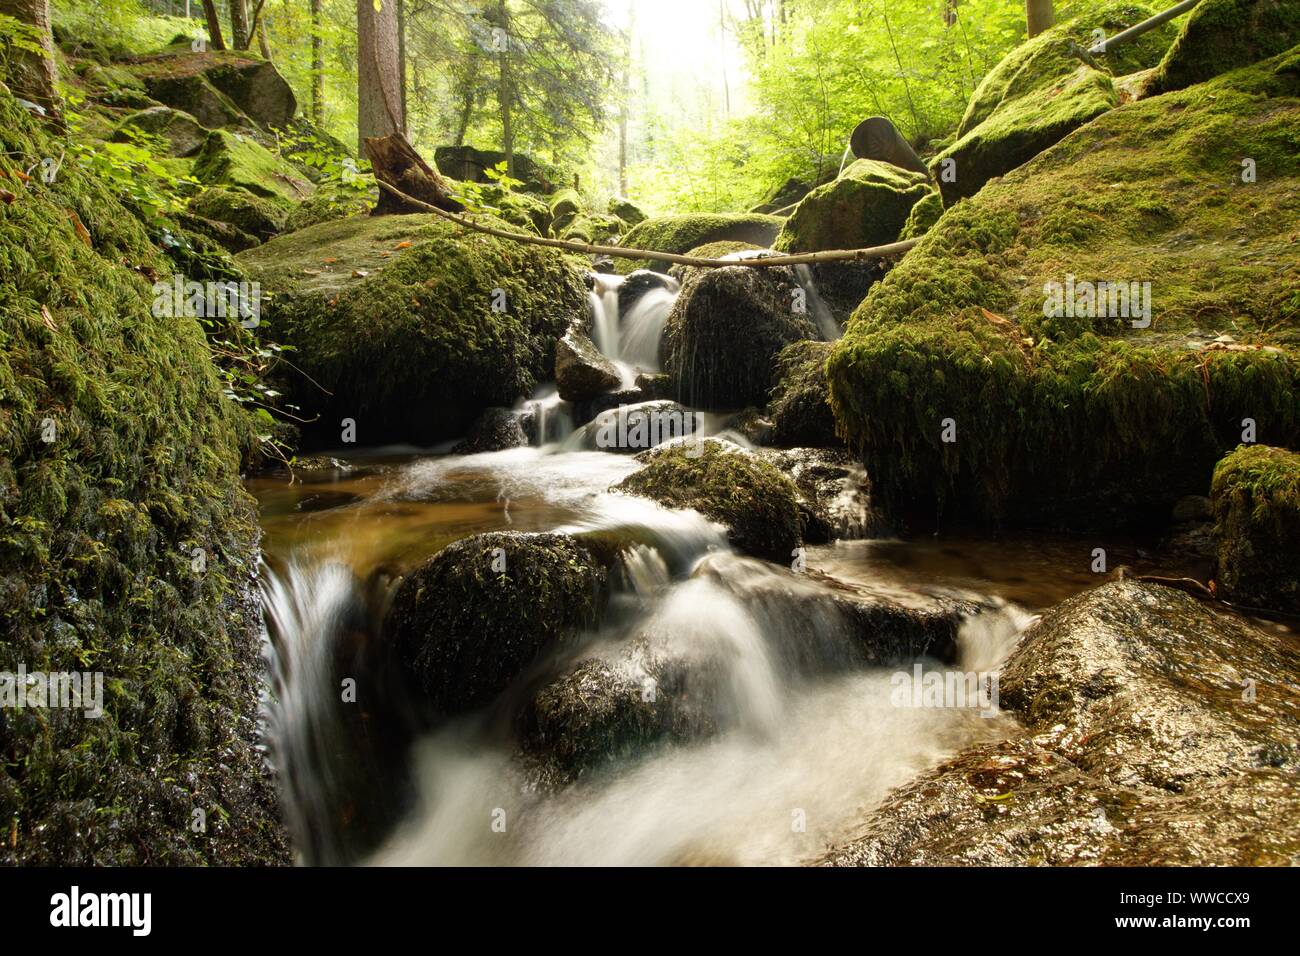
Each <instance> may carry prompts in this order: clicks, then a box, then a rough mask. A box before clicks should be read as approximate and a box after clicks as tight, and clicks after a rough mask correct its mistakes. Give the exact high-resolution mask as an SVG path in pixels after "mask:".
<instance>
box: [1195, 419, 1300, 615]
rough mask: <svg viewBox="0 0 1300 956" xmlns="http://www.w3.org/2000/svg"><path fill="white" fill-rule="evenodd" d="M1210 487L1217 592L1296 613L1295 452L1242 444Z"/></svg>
mask: <svg viewBox="0 0 1300 956" xmlns="http://www.w3.org/2000/svg"><path fill="white" fill-rule="evenodd" d="M1211 488H1212V491H1211V495H1212V500H1213V502H1214V519H1215V526H1214V536H1215V540H1216V542H1217V544H1218V557H1219V573H1218V575H1217V580H1218V582H1219V588H1220V591H1221V593H1222V594H1223V596H1224V597H1226V598H1227V599H1228V600H1230V601H1233V602H1234V603H1237V604H1245V605H1249V606H1251V607H1256V608H1269V609H1272V610H1278V611H1288V612H1290V613H1293V614H1295V613H1300V454H1296V453H1295V452H1291V451H1285V450H1284V449H1281V448H1270V447H1268V446H1265V445H1242V446H1241V447H1240V448H1238V449H1237V450H1236V451H1234V452H1233V453H1232V454H1230V455H1228V456H1227V457H1225V458H1224V459H1223V460H1222V461H1221V462H1219V464H1218V465H1217V466H1216V467H1215V469H1214V481H1213V484H1212V486H1211Z"/></svg>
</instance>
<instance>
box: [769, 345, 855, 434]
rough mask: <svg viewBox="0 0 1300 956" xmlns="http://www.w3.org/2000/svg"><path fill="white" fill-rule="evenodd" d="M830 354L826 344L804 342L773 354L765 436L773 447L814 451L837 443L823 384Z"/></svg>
mask: <svg viewBox="0 0 1300 956" xmlns="http://www.w3.org/2000/svg"><path fill="white" fill-rule="evenodd" d="M830 353H831V343H830V342H815V341H807V340H806V341H802V342H794V343H792V344H790V345H787V346H786V347H785V348H783V349H782V350H781V352H780V353H779V354H778V355H777V357H776V384H775V385H774V386H773V387H772V403H771V415H772V434H771V435H770V437H769V441H770V442H771V443H772V444H773V445H777V446H778V447H784V448H797V447H801V446H810V447H813V448H818V447H828V446H833V445H838V444H839V439H837V438H836V437H835V415H834V414H833V413H832V412H831V402H830V386H829V385H828V384H827V382H826V359H827V357H828V356H829V355H830Z"/></svg>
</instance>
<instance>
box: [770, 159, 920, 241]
mask: <svg viewBox="0 0 1300 956" xmlns="http://www.w3.org/2000/svg"><path fill="white" fill-rule="evenodd" d="M930 191H931V186H930V183H929V179H928V178H927V177H926V176H925V174H924V173H916V172H912V171H910V170H905V169H899V168H898V167H897V166H892V165H890V164H889V163H882V162H878V161H877V160H873V159H859V160H856V161H855V162H854V163H853V164H852V165H850V166H849V167H848V168H847V169H845V170H844V172H843V173H841V174H840V176H839V178H838V179H836V180H835V181H834V182H830V183H827V184H826V185H825V186H819V187H818V188H816V189H814V190H813V191H812V192H810V193H809V194H808V195H807V196H806V197H804V199H803V200H802V201H801V202H800V203H799V205H798V206H796V207H795V210H794V212H792V213H791V214H790V218H789V219H787V220H786V222H785V226H784V227H783V228H782V229H781V233H780V235H778V236H777V237H776V241H775V242H774V243H773V246H772V248H774V249H777V250H779V251H782V252H820V251H823V250H826V249H860V248H863V247H865V246H879V245H884V244H885V243H889V242H893V241H895V240H896V239H897V238H898V234H899V232H901V231H902V229H903V225H904V223H906V222H907V217H908V214H909V213H910V212H911V211H912V207H913V206H915V205H916V203H917V202H918V201H919V200H920V199H922V198H923V197H924V196H926V195H927V194H928V193H929V192H930Z"/></svg>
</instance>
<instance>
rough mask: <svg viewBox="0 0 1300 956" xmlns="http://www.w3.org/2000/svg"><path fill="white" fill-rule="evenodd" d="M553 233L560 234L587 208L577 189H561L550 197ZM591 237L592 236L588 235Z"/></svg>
mask: <svg viewBox="0 0 1300 956" xmlns="http://www.w3.org/2000/svg"><path fill="white" fill-rule="evenodd" d="M549 205H550V209H551V234H552V235H554V236H558V235H560V234H561V233H562V232H564V230H565V229H566V228H568V227H569V225H570V224H571V223H572V222H573V221H574V220H575V219H576V218H577V217H578V216H579V215H580V214H581V213H582V212H583V210H584V209H586V203H584V202H583V199H582V196H580V195H579V194H578V191H577V190H576V189H561V190H560V191H559V192H557V193H556V194H555V195H553V196H551V198H550V202H549ZM587 238H588V239H590V236H588V237H587Z"/></svg>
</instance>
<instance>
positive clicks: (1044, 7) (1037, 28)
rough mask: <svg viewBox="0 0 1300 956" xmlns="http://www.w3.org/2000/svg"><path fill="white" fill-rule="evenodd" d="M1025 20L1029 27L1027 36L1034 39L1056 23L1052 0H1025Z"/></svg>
mask: <svg viewBox="0 0 1300 956" xmlns="http://www.w3.org/2000/svg"><path fill="white" fill-rule="evenodd" d="M1025 19H1026V21H1027V22H1028V26H1029V35H1030V36H1031V37H1036V36H1038V34H1040V33H1042V32H1043V31H1044V30H1046V29H1047V28H1048V27H1050V26H1051V25H1052V24H1053V23H1055V22H1056V11H1055V10H1054V9H1053V6H1052V0H1025Z"/></svg>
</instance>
